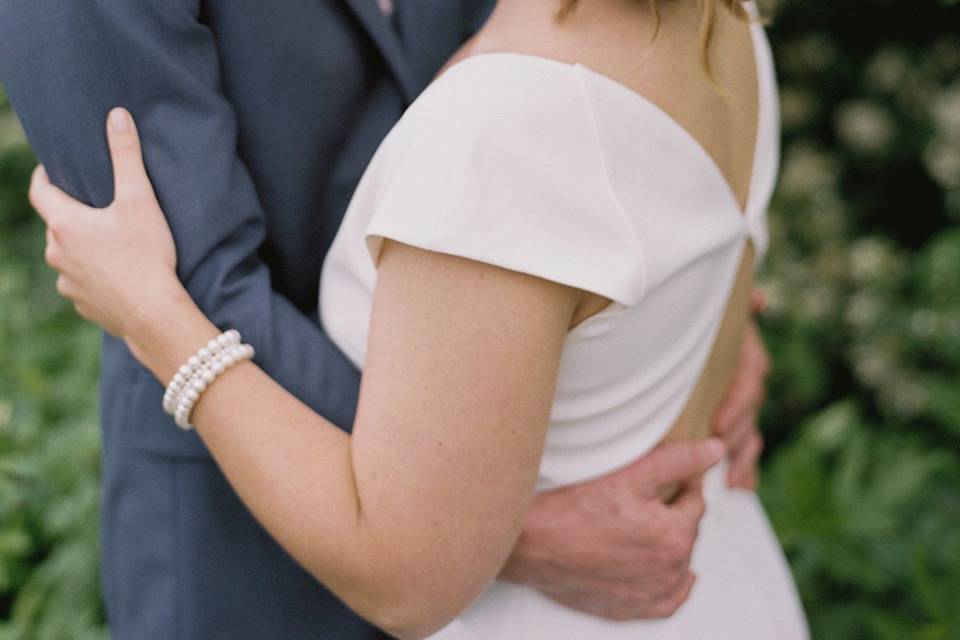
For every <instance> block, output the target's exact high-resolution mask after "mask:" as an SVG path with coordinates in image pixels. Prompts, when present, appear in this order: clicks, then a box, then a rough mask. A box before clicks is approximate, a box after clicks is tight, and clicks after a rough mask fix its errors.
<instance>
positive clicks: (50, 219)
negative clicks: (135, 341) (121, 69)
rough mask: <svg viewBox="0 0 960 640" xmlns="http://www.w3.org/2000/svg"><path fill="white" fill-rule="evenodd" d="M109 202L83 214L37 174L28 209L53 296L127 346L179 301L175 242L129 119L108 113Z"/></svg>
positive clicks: (122, 113) (81, 208)
mask: <svg viewBox="0 0 960 640" xmlns="http://www.w3.org/2000/svg"><path fill="white" fill-rule="evenodd" d="M107 139H108V142H109V146H110V155H111V158H112V162H113V174H114V185H115V186H114V200H113V203H111V204H110V205H109V206H107V207H105V208H103V209H95V208H93V207H89V206H87V205H85V204H83V203H82V202H79V201H78V200H75V199H74V198H71V197H70V196H69V195H67V194H66V193H64V192H63V191H61V190H60V189H59V188H57V187H56V186H54V185H53V184H52V183H51V182H50V180H49V179H48V177H47V174H46V171H44V168H43V167H42V166H38V167H37V168H36V170H35V171H34V173H33V179H32V181H31V184H30V202H31V203H32V204H33V206H34V208H35V209H36V210H37V212H38V213H39V214H40V216H41V217H42V218H43V220H44V221H45V222H46V223H47V248H46V252H45V258H46V261H47V263H48V264H49V265H50V266H51V267H53V268H54V269H56V270H57V271H58V272H59V273H60V277H59V279H58V280H57V291H59V292H60V294H61V295H63V296H64V297H66V298H69V299H70V300H72V301H73V303H74V307H75V308H76V310H77V312H78V313H79V314H80V315H82V316H83V317H85V318H87V319H89V320H92V321H93V322H95V323H97V324H99V325H100V326H101V327H103V328H104V329H106V330H107V331H109V332H110V333H112V334H113V335H115V336H117V337H120V338H123V339H125V340H127V341H128V342H129V340H130V338H131V336H132V334H134V333H135V332H136V331H137V330H138V329H139V328H141V327H143V326H144V324H146V323H149V322H158V321H162V318H161V317H159V316H161V315H162V313H163V312H164V308H165V307H169V306H170V304H169V303H170V301H171V300H174V299H176V298H177V297H179V296H181V295H182V294H183V293H184V290H183V287H182V286H181V285H180V283H179V281H178V280H177V276H176V261H177V258H176V249H175V247H174V243H173V235H172V234H171V232H170V227H169V226H168V225H167V222H166V218H165V217H164V214H163V211H162V210H161V208H160V204H159V203H158V202H157V198H156V195H155V194H154V191H153V186H152V185H151V184H150V179H149V177H148V176H147V171H146V168H145V167H144V164H143V156H142V154H141V150H140V139H139V137H138V136H137V131H136V127H135V125H134V122H133V118H132V117H131V115H130V114H129V113H128V112H127V111H126V110H125V109H114V110H113V111H111V112H110V116H109V118H108V120H107Z"/></svg>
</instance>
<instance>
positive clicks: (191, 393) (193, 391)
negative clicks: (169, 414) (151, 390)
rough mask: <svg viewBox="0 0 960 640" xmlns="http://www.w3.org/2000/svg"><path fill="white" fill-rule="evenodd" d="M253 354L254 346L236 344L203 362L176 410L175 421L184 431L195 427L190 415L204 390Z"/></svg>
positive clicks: (182, 393)
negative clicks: (191, 422)
mask: <svg viewBox="0 0 960 640" xmlns="http://www.w3.org/2000/svg"><path fill="white" fill-rule="evenodd" d="M253 356H254V350H253V347H251V346H250V345H248V344H235V345H232V346H229V347H226V348H225V349H222V350H221V351H219V352H217V353H216V354H215V355H214V356H213V357H212V359H210V360H208V361H207V362H204V363H202V365H201V367H200V368H199V369H198V370H196V372H195V373H194V375H193V376H192V377H191V378H190V380H189V381H188V382H187V384H186V385H185V386H184V388H183V391H182V392H181V393H180V396H179V399H178V401H177V408H176V411H175V412H174V422H176V424H177V426H178V427H180V428H181V429H183V430H184V431H189V430H191V429H193V425H192V424H190V415H191V414H192V413H193V407H194V406H195V405H196V404H197V402H198V401H199V400H200V396H202V395H203V392H204V391H206V390H207V389H208V388H209V387H210V385H211V384H213V382H214V381H215V380H216V379H217V378H218V377H220V376H221V375H222V374H223V373H224V372H225V371H226V370H227V369H229V368H230V367H232V366H234V365H235V364H237V363H240V362H244V361H246V360H252V359H253Z"/></svg>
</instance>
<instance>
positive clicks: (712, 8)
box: [557, 0, 750, 82]
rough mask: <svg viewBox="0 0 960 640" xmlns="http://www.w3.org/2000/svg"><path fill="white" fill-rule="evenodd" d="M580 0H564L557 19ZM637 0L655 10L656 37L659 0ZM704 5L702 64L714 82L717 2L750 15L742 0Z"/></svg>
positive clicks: (705, 0) (704, 2)
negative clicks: (712, 60) (712, 57)
mask: <svg viewBox="0 0 960 640" xmlns="http://www.w3.org/2000/svg"><path fill="white" fill-rule="evenodd" d="M579 2H580V0H562V4H561V5H560V11H559V12H558V13H557V20H561V21H562V20H564V19H566V18H567V17H568V16H569V15H570V14H572V13H573V12H574V10H576V8H577V5H578V4H579ZM637 2H640V3H643V4H647V5H649V7H650V10H651V11H652V12H653V16H654V19H655V20H656V27H655V28H654V32H653V37H654V39H656V37H657V33H659V31H660V10H659V3H658V0H637ZM699 2H700V4H701V5H702V6H703V21H702V22H701V25H700V66H701V67H703V71H704V73H706V74H707V77H708V78H709V79H710V81H711V82H713V72H712V69H711V67H710V43H711V42H713V32H714V27H715V26H716V21H717V4H718V3H720V4H722V5H723V7H724V8H725V9H726V10H728V11H730V13H732V14H733V15H734V16H736V17H737V18H739V19H741V20H745V21H749V20H750V15H749V14H748V13H747V10H746V9H744V8H743V4H742V1H741V0H699Z"/></svg>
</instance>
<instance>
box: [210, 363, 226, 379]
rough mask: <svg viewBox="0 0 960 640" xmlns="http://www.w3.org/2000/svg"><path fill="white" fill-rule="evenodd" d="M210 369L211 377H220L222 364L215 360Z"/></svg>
mask: <svg viewBox="0 0 960 640" xmlns="http://www.w3.org/2000/svg"><path fill="white" fill-rule="evenodd" d="M210 368H211V369H212V370H213V375H216V376H218V375H220V374H221V373H223V371H224V368H223V364H222V363H221V362H220V361H219V360H215V361H214V362H213V364H212V365H211V366H210Z"/></svg>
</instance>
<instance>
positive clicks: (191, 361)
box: [187, 356, 203, 369]
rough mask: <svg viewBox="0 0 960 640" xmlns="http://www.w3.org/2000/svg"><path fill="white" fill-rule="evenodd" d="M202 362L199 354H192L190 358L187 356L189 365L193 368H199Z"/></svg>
mask: <svg viewBox="0 0 960 640" xmlns="http://www.w3.org/2000/svg"><path fill="white" fill-rule="evenodd" d="M201 364H203V363H202V362H200V358H198V357H197V356H190V357H189V358H187V365H188V366H189V367H190V368H191V369H197V368H199V367H200V365H201Z"/></svg>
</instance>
